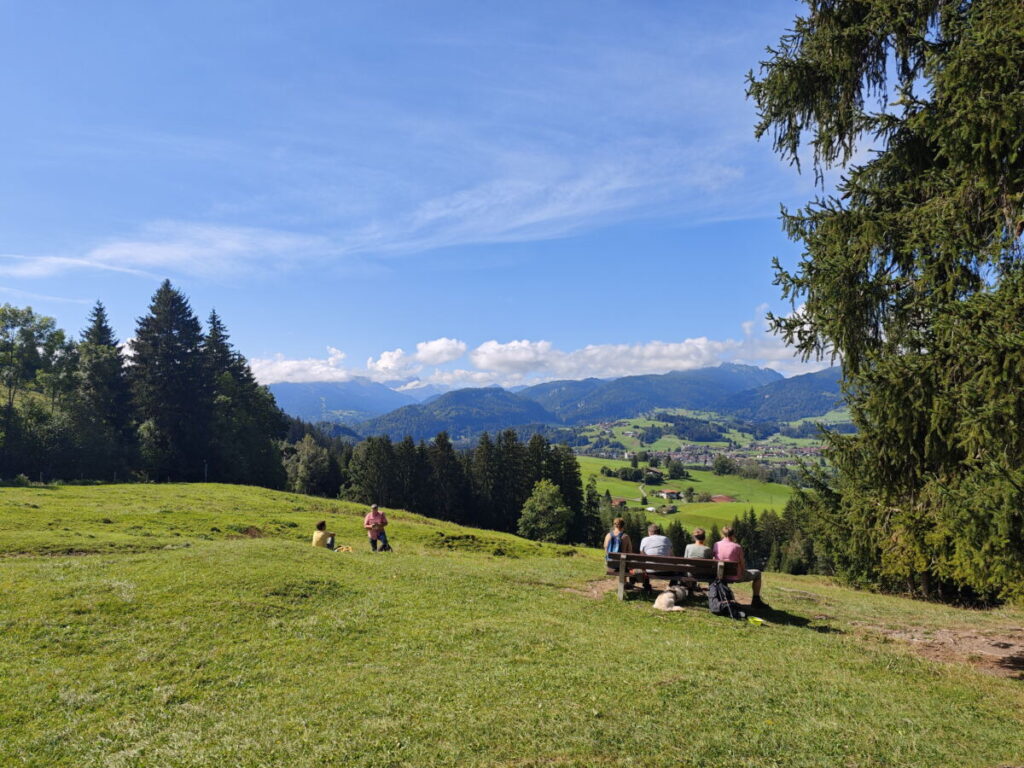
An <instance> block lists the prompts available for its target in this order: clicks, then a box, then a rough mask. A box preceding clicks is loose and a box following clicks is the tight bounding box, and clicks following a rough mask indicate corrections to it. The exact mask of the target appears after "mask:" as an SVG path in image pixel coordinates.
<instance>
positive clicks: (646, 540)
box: [640, 523, 672, 592]
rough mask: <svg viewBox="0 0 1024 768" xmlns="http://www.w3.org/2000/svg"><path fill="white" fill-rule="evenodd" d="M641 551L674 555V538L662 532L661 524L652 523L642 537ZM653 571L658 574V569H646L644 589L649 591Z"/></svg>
mask: <svg viewBox="0 0 1024 768" xmlns="http://www.w3.org/2000/svg"><path fill="white" fill-rule="evenodd" d="M640 552H642V553H643V554H645V555H664V556H666V557H672V539H670V538H669V537H668V536H665V535H663V534H662V532H661V526H660V525H658V524H656V523H651V524H650V525H648V526H647V535H646V536H644V537H643V538H642V539H640ZM651 573H654V574H657V571H644V589H645V590H646V591H648V592H649V591H650V589H651V576H650V574H651Z"/></svg>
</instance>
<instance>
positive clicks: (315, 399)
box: [270, 378, 416, 424]
mask: <svg viewBox="0 0 1024 768" xmlns="http://www.w3.org/2000/svg"><path fill="white" fill-rule="evenodd" d="M270 391H271V393H272V394H273V395H274V399H275V400H277V404H278V406H280V408H281V410H283V411H284V412H285V413H287V414H289V415H291V416H295V417H297V418H300V419H304V420H306V421H311V422H314V423H316V422H318V421H336V422H339V423H344V424H354V423H356V422H358V421H363V420H364V419H369V418H372V417H374V416H379V415H380V414H382V413H387V412H388V411H392V410H394V409H395V408H401V407H402V406H403V405H409V404H411V403H415V402H416V400H415V399H414V398H412V397H410V396H409V395H406V394H404V393H402V392H395V391H394V390H392V389H389V388H387V387H385V386H384V385H383V384H378V383H377V382H374V381H370V380H369V379H363V378H354V379H351V380H349V381H316V382H306V383H293V382H280V383H278V384H271V385H270Z"/></svg>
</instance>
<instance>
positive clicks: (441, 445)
mask: <svg viewBox="0 0 1024 768" xmlns="http://www.w3.org/2000/svg"><path fill="white" fill-rule="evenodd" d="M427 458H428V461H429V462H430V474H431V478H432V480H433V491H434V500H433V505H432V506H433V512H432V516H434V517H439V518H441V519H442V520H452V521H454V522H462V521H463V519H464V517H465V514H466V502H467V500H468V495H469V494H468V491H469V485H468V481H467V479H466V475H465V471H464V469H463V466H462V464H461V462H460V461H459V457H458V456H457V455H456V453H455V448H454V447H453V446H452V441H451V439H450V438H449V437H448V433H447V432H440V433H438V435H437V437H435V438H434V440H433V442H431V444H430V445H429V446H428V447H427Z"/></svg>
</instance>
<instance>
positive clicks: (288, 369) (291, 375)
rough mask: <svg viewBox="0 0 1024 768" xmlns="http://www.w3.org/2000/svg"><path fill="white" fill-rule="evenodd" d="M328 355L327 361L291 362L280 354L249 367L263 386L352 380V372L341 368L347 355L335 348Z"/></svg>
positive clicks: (253, 361) (312, 359) (251, 362)
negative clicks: (281, 382)
mask: <svg viewBox="0 0 1024 768" xmlns="http://www.w3.org/2000/svg"><path fill="white" fill-rule="evenodd" d="M327 353H328V354H327V358H326V359H322V358H315V357H310V358H306V359H304V360H289V359H288V358H286V357H285V356H284V355H280V354H279V355H275V356H274V357H271V358H253V359H252V360H250V361H249V366H250V367H251V368H252V372H253V374H254V375H255V376H256V380H257V381H259V382H260V383H261V384H274V383H277V382H279V381H292V382H304V381H348V380H349V379H351V378H352V373H351V371H349V370H348V369H346V368H343V367H342V366H341V363H342V361H343V360H344V359H345V353H344V352H342V351H341V350H340V349H335V348H334V347H328V348H327Z"/></svg>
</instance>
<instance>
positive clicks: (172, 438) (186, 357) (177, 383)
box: [130, 280, 213, 481]
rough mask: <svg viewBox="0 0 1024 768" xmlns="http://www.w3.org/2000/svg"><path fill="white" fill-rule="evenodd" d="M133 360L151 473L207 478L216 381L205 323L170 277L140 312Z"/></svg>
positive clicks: (156, 476) (170, 477)
mask: <svg viewBox="0 0 1024 768" xmlns="http://www.w3.org/2000/svg"><path fill="white" fill-rule="evenodd" d="M131 363H132V364H131V368H130V374H131V381H132V388H133V392H134V395H135V406H136V409H137V413H138V418H139V421H140V426H139V442H140V448H141V452H142V462H143V467H144V469H145V471H146V473H147V474H148V476H149V477H150V478H152V479H154V480H178V481H181V480H186V481H196V480H203V479H204V478H205V477H206V475H207V467H208V462H209V459H210V455H209V448H210V446H209V439H210V426H211V424H210V422H211V413H212V391H213V382H212V381H211V376H210V369H209V366H208V365H207V362H206V357H205V355H204V354H203V333H202V327H201V326H200V323H199V320H198V318H197V317H196V316H195V314H194V313H193V312H192V307H191V306H190V305H189V302H188V299H186V298H185V296H184V294H182V293H181V292H180V291H178V290H177V289H175V288H174V287H173V286H172V285H171V282H170V280H164V282H163V283H162V284H161V285H160V287H159V288H158V289H157V291H156V293H154V294H153V298H152V300H151V302H150V305H149V312H148V314H146V315H144V316H143V317H141V318H139V321H138V325H137V326H136V329H135V338H134V340H133V341H132V359H131Z"/></svg>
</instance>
